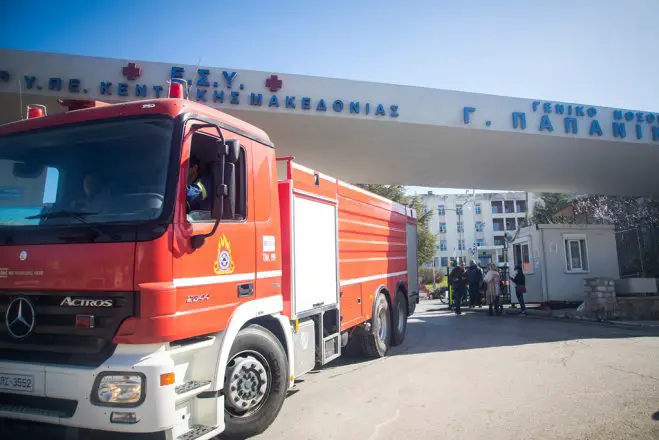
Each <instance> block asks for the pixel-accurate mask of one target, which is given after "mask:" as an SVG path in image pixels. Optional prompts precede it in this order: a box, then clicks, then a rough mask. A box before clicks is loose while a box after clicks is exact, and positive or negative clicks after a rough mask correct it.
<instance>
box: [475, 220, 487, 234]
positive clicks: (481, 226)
mask: <svg viewBox="0 0 659 440" xmlns="http://www.w3.org/2000/svg"><path fill="white" fill-rule="evenodd" d="M484 229H485V223H483V222H476V232H483V230H484Z"/></svg>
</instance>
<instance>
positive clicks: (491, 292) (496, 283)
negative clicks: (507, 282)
mask: <svg viewBox="0 0 659 440" xmlns="http://www.w3.org/2000/svg"><path fill="white" fill-rule="evenodd" d="M487 267H488V271H487V273H486V274H485V278H484V279H483V281H485V285H486V300H487V306H488V307H489V309H490V311H489V315H490V316H492V315H494V314H495V313H496V314H497V316H498V315H500V314H501V310H502V309H503V305H502V304H501V275H499V270H498V269H497V266H496V265H495V264H489V265H488V266H487Z"/></svg>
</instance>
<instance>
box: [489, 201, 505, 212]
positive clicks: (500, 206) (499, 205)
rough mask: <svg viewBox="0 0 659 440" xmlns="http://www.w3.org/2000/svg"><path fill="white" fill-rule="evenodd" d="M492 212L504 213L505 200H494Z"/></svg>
mask: <svg viewBox="0 0 659 440" xmlns="http://www.w3.org/2000/svg"><path fill="white" fill-rule="evenodd" d="M492 214H503V202H501V201H498V202H492Z"/></svg>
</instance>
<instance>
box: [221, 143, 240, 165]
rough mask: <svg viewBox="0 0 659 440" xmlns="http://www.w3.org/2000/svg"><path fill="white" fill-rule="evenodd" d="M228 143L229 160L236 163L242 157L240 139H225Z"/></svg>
mask: <svg viewBox="0 0 659 440" xmlns="http://www.w3.org/2000/svg"><path fill="white" fill-rule="evenodd" d="M224 144H225V145H226V155H227V162H229V163H236V162H238V158H239V157H240V141H239V140H238V139H229V140H227V141H224Z"/></svg>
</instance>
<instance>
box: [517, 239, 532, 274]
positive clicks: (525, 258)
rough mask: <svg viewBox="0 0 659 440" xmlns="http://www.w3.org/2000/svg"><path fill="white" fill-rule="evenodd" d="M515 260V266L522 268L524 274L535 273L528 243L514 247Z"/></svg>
mask: <svg viewBox="0 0 659 440" xmlns="http://www.w3.org/2000/svg"><path fill="white" fill-rule="evenodd" d="M513 259H514V261H515V266H521V267H522V270H523V271H524V273H531V272H533V266H532V265H531V253H530V248H529V243H528V242H524V243H518V244H515V245H513Z"/></svg>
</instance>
